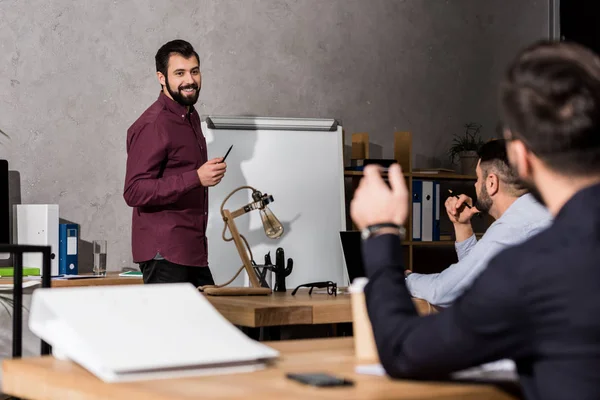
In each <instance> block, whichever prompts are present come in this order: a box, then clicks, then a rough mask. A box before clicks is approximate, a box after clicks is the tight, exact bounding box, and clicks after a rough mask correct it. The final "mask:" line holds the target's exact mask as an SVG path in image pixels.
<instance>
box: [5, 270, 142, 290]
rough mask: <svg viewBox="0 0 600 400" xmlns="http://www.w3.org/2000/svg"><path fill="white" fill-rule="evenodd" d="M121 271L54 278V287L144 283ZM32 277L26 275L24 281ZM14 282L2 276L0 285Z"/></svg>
mask: <svg viewBox="0 0 600 400" xmlns="http://www.w3.org/2000/svg"><path fill="white" fill-rule="evenodd" d="M119 274H120V272H108V273H107V274H106V276H103V277H100V278H96V277H93V276H92V275H90V278H85V279H61V278H53V279H52V287H81V286H107V285H133V284H137V285H139V284H142V283H144V281H143V279H142V278H141V277H138V276H119ZM29 279H30V278H28V277H25V278H24V281H27V280H29ZM12 283H13V278H9V277H7V278H0V285H9V284H12Z"/></svg>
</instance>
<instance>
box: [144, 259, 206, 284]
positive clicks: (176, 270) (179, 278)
mask: <svg viewBox="0 0 600 400" xmlns="http://www.w3.org/2000/svg"><path fill="white" fill-rule="evenodd" d="M140 270H141V271H142V274H143V275H144V283H181V282H189V283H191V284H192V285H194V286H196V287H198V286H204V285H214V284H215V281H214V280H213V277H212V274H211V272H210V269H209V268H208V267H189V266H187V265H180V264H175V263H172V262H170V261H167V260H150V261H145V262H143V263H140Z"/></svg>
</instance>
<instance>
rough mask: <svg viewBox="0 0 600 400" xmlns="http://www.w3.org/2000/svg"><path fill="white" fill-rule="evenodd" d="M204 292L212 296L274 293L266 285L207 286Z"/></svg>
mask: <svg viewBox="0 0 600 400" xmlns="http://www.w3.org/2000/svg"><path fill="white" fill-rule="evenodd" d="M202 292H203V293H206V294H207V295H210V296H266V295H270V294H271V293H272V291H271V289H269V288H264V287H256V288H255V287H207V288H203V289H202Z"/></svg>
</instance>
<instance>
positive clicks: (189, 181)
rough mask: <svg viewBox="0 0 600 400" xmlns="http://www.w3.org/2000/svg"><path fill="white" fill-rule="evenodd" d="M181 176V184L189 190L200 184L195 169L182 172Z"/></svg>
mask: <svg viewBox="0 0 600 400" xmlns="http://www.w3.org/2000/svg"><path fill="white" fill-rule="evenodd" d="M181 176H182V178H183V185H184V187H185V189H186V190H191V189H194V188H197V187H200V186H202V184H201V183H200V178H199V177H198V172H197V171H196V170H192V171H188V172H184V173H183V174H182V175H181Z"/></svg>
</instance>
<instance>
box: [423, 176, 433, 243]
mask: <svg viewBox="0 0 600 400" xmlns="http://www.w3.org/2000/svg"><path fill="white" fill-rule="evenodd" d="M422 201H423V211H422V215H421V218H422V231H421V240H422V241H423V242H431V241H432V240H433V218H434V203H433V182H432V181H423V198H422Z"/></svg>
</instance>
